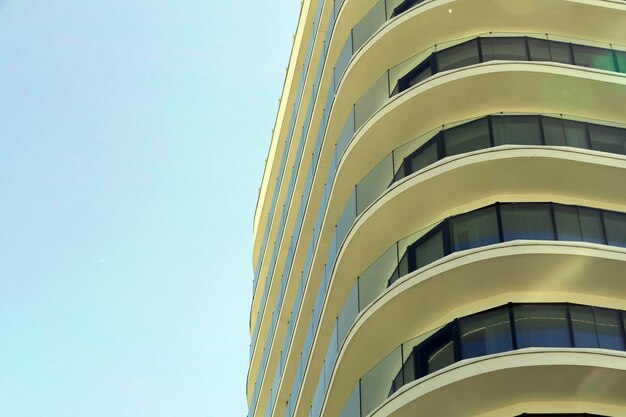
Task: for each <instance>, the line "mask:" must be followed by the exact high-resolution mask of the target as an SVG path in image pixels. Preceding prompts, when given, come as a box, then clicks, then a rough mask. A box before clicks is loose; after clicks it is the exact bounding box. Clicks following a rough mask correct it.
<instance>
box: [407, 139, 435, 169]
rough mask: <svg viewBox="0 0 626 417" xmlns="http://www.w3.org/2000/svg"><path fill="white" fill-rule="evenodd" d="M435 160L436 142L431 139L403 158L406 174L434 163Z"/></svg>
mask: <svg viewBox="0 0 626 417" xmlns="http://www.w3.org/2000/svg"><path fill="white" fill-rule="evenodd" d="M437 160H438V158H437V142H436V141H432V142H431V143H430V144H428V145H425V146H424V147H422V148H420V149H418V150H417V151H416V152H415V153H413V154H412V155H410V156H409V157H407V158H406V159H405V162H404V163H405V167H406V168H405V169H406V170H407V171H406V175H410V174H412V173H414V172H417V171H419V170H420V169H422V168H425V167H427V166H428V165H431V164H434V163H435V162H437Z"/></svg>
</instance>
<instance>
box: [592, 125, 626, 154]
mask: <svg viewBox="0 0 626 417" xmlns="http://www.w3.org/2000/svg"><path fill="white" fill-rule="evenodd" d="M589 136H590V139H591V149H594V150H596V151H603V152H611V153H617V154H622V155H626V131H625V130H624V129H619V128H617V127H611V126H600V125H593V124H590V125H589Z"/></svg>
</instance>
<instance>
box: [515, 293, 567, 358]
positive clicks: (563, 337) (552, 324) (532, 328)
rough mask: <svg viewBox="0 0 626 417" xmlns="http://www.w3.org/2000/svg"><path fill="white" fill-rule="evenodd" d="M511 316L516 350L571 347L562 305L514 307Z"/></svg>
mask: <svg viewBox="0 0 626 417" xmlns="http://www.w3.org/2000/svg"><path fill="white" fill-rule="evenodd" d="M513 315H514V317H515V335H516V340H517V347H518V349H522V348H525V347H569V346H570V345H571V342H570V335H569V327H568V323H567V314H566V310H565V306H564V305H549V304H536V305H529V304H526V305H524V304H523V305H516V306H514V307H513Z"/></svg>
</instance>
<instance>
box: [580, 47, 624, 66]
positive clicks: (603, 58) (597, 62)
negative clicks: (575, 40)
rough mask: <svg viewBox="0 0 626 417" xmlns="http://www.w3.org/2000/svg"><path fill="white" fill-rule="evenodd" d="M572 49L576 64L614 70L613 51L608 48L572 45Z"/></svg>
mask: <svg viewBox="0 0 626 417" xmlns="http://www.w3.org/2000/svg"><path fill="white" fill-rule="evenodd" d="M572 51H573V52H574V62H575V63H576V65H580V66H583V67H590V68H597V69H603V70H607V71H615V62H614V61H613V53H612V52H611V50H610V49H604V48H594V47H592V46H583V45H572Z"/></svg>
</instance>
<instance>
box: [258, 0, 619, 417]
mask: <svg viewBox="0 0 626 417" xmlns="http://www.w3.org/2000/svg"><path fill="white" fill-rule="evenodd" d="M253 268H254V286H253V287H254V293H253V298H252V306H251V311H250V331H251V347H250V368H249V372H248V378H247V386H246V393H247V399H248V404H249V417H269V416H273V417H321V416H323V417H365V416H376V417H388V416H393V417H404V416H437V417H446V416H478V415H480V416H493V417H496V416H497V417H500V416H507V417H510V416H521V415H527V416H545V415H549V416H582V415H586V416H626V1H621V0H619V1H618V0H613V1H608V0H422V1H419V0H405V1H402V0H378V1H377V0H343V1H342V0H335V1H333V0H304V1H303V4H302V10H301V14H300V19H299V23H298V28H297V32H296V35H295V38H294V45H293V50H292V52H291V58H290V62H289V67H288V70H287V74H286V78H285V85H284V89H283V93H282V99H281V102H280V106H279V110H278V116H277V120H276V125H275V129H274V132H273V136H272V141H271V145H270V149H269V154H268V158H267V162H266V166H265V172H264V175H263V180H262V184H261V188H260V193H259V198H258V204H257V208H256V213H255V217H254V250H253Z"/></svg>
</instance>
